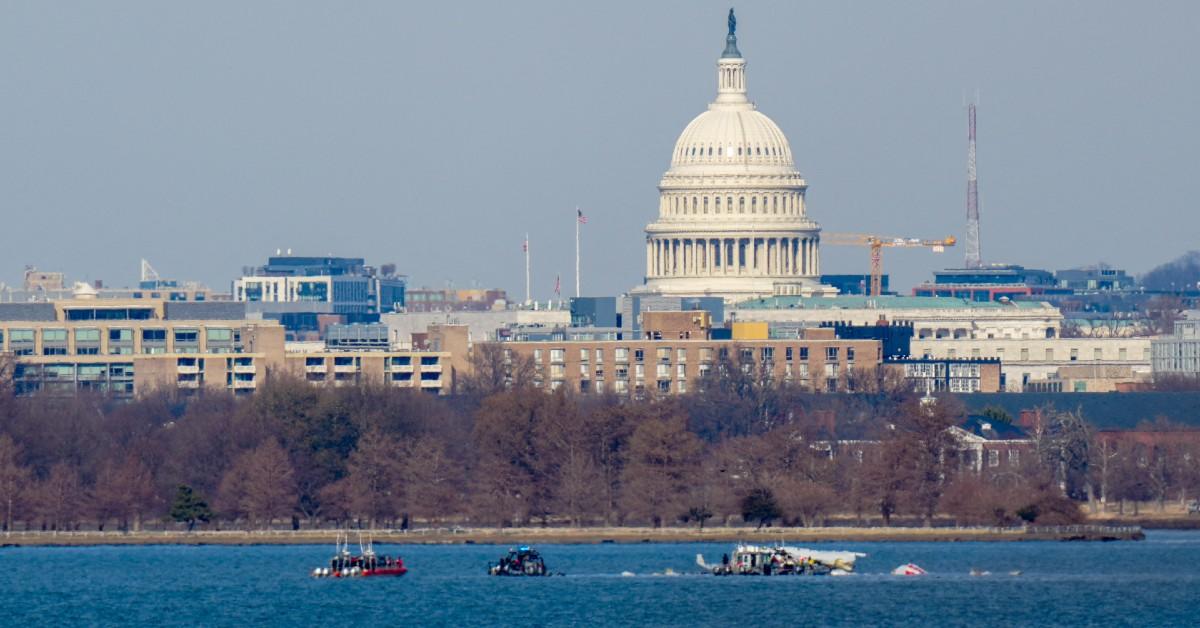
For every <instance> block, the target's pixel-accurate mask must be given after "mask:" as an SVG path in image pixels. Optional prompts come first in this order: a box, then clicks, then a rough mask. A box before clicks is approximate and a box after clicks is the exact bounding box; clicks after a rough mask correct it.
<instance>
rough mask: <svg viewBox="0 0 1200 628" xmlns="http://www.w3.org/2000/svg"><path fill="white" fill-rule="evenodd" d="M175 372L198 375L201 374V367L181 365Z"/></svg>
mask: <svg viewBox="0 0 1200 628" xmlns="http://www.w3.org/2000/svg"><path fill="white" fill-rule="evenodd" d="M175 372H176V373H180V374H187V375H196V374H198V373H199V372H200V367H199V366H197V365H195V364H180V365H179V366H177V367H175Z"/></svg>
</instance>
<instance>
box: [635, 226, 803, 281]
mask: <svg viewBox="0 0 1200 628" xmlns="http://www.w3.org/2000/svg"><path fill="white" fill-rule="evenodd" d="M817 247H818V238H816V237H810V236H801V237H792V236H761V235H753V236H746V235H725V234H722V235H715V236H702V237H674V238H648V239H647V240H646V269H647V271H648V274H647V279H650V278H665V277H710V276H721V277H727V276H733V277H738V276H747V277H767V276H783V277H805V276H814V275H819V274H820V272H821V270H820V257H819V256H818V255H817Z"/></svg>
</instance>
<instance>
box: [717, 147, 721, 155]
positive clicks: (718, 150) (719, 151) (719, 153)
mask: <svg viewBox="0 0 1200 628" xmlns="http://www.w3.org/2000/svg"><path fill="white" fill-rule="evenodd" d="M720 156H721V147H720V146H718V147H717V157H720Z"/></svg>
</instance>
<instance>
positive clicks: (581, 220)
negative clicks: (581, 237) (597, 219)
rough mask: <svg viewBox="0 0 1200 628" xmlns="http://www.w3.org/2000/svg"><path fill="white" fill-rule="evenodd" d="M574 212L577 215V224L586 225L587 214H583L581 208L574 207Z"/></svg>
mask: <svg viewBox="0 0 1200 628" xmlns="http://www.w3.org/2000/svg"><path fill="white" fill-rule="evenodd" d="M575 213H576V214H577V215H578V216H579V224H581V225H586V224H587V216H584V215H583V210H582V209H579V208H578V207H576V208H575Z"/></svg>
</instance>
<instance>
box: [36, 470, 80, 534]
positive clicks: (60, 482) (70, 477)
mask: <svg viewBox="0 0 1200 628" xmlns="http://www.w3.org/2000/svg"><path fill="white" fill-rule="evenodd" d="M82 502H83V487H82V486H81V482H80V480H79V471H78V470H77V469H76V468H75V467H73V466H71V465H69V464H67V463H65V462H60V463H58V464H55V465H54V466H53V467H50V473H49V474H48V475H47V476H46V479H45V480H42V481H41V482H40V483H38V487H37V506H38V507H37V510H38V514H39V515H40V516H41V518H42V520H43V521H44V522H46V524H47V525H49V526H50V529H51V530H70V529H72V528H73V527H74V526H75V523H76V522H77V521H78V520H79V511H80V506H81V504H82Z"/></svg>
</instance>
